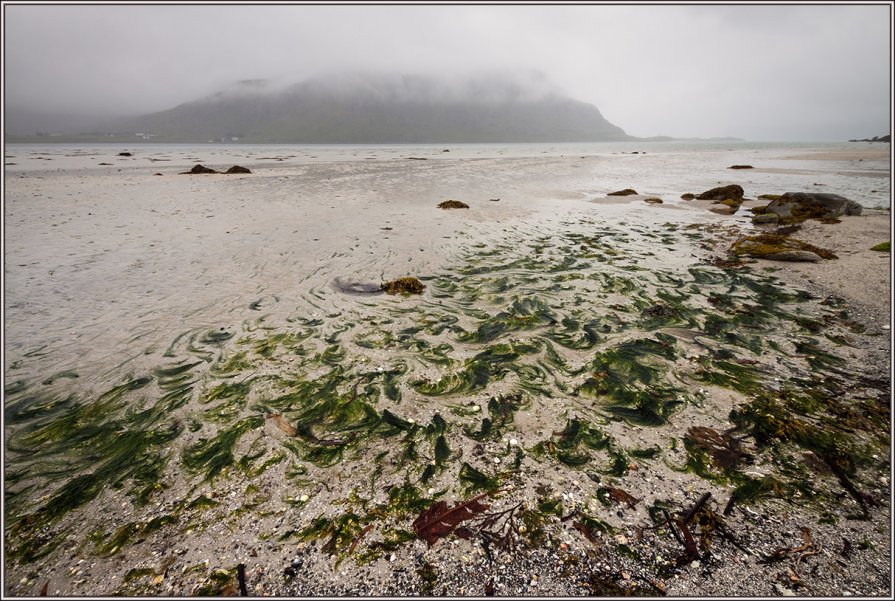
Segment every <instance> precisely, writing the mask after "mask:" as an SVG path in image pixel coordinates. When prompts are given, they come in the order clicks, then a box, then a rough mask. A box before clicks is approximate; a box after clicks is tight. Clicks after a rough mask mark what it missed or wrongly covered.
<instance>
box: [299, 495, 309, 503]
mask: <svg viewBox="0 0 895 601" xmlns="http://www.w3.org/2000/svg"><path fill="white" fill-rule="evenodd" d="M310 498H311V497H309V496H308V495H302V496H300V497H299V498H298V500H299V502H300V503H307V502H308V499H310Z"/></svg>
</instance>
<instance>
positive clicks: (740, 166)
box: [728, 165, 754, 169]
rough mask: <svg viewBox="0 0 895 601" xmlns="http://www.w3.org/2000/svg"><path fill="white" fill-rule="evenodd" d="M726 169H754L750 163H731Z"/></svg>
mask: <svg viewBox="0 0 895 601" xmlns="http://www.w3.org/2000/svg"><path fill="white" fill-rule="evenodd" d="M728 169H754V167H752V165H731V166H730V167H728Z"/></svg>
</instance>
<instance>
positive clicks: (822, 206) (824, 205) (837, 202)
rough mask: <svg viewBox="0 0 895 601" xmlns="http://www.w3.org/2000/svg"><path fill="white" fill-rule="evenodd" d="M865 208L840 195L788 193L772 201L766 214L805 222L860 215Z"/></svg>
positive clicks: (766, 208)
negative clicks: (806, 220)
mask: <svg viewBox="0 0 895 601" xmlns="http://www.w3.org/2000/svg"><path fill="white" fill-rule="evenodd" d="M862 210H863V207H862V206H861V205H860V204H859V203H857V202H855V201H853V200H849V199H848V198H845V197H844V196H839V195H838V194H822V193H814V192H787V193H786V194H783V195H782V196H780V198H778V199H777V200H773V201H771V203H770V204H768V206H767V207H765V210H764V212H765V213H774V214H775V215H777V216H778V217H780V218H781V219H784V220H791V221H804V220H805V219H825V218H831V217H839V216H841V215H860V214H861V211H862Z"/></svg>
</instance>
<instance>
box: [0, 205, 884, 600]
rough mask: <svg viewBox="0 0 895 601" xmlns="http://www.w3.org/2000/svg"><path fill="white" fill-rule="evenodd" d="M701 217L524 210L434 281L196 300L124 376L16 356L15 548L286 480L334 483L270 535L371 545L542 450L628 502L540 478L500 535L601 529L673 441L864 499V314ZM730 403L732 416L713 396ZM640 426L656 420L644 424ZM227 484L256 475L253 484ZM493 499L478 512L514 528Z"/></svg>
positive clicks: (300, 496) (256, 499)
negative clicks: (558, 487)
mask: <svg viewBox="0 0 895 601" xmlns="http://www.w3.org/2000/svg"><path fill="white" fill-rule="evenodd" d="M773 236H776V237H775V238H773V240H778V239H779V240H791V238H788V237H787V236H785V235H784V234H773ZM705 239H706V236H705V234H704V231H703V230H699V229H698V228H692V227H690V226H683V227H679V226H678V224H675V223H667V224H665V225H664V226H662V228H660V229H659V230H658V231H657V230H656V228H647V227H641V226H630V227H626V228H625V229H621V228H612V227H607V226H606V225H605V224H597V223H593V222H591V221H588V220H575V221H568V220H566V221H562V220H558V221H556V222H550V223H546V224H544V223H542V224H538V225H537V227H534V226H531V227H529V226H525V225H512V226H510V225H507V226H506V228H504V229H502V230H501V231H499V232H496V231H484V233H483V235H482V236H480V239H477V240H475V243H473V244H467V245H460V246H458V248H457V249H456V250H455V252H454V254H453V255H452V256H453V259H452V260H451V261H452V263H451V264H450V265H448V266H447V267H445V268H443V269H441V270H440V271H438V272H436V273H434V274H433V275H432V276H431V277H427V278H426V287H427V289H428V293H427V294H426V295H423V296H422V297H420V298H418V299H414V302H391V301H388V300H387V299H385V298H384V297H383V298H380V299H372V298H369V297H366V296H363V295H360V296H359V295H345V294H339V291H338V290H333V289H332V286H325V285H322V286H320V287H318V288H313V289H309V290H308V292H307V295H306V296H304V297H302V298H300V299H298V300H296V301H295V302H296V303H297V307H296V308H295V309H292V310H290V313H289V314H288V317H285V318H283V317H275V316H274V314H271V315H261V313H260V312H259V310H258V308H257V307H254V308H252V307H248V306H245V307H244V310H245V315H247V316H248V317H246V320H247V321H245V322H244V323H242V324H241V325H239V326H238V327H232V326H231V327H227V328H225V329H221V328H220V327H219V326H217V327H211V326H209V325H207V324H199V325H197V326H196V327H193V328H191V329H189V330H188V331H186V332H184V333H183V334H181V335H180V336H178V337H177V338H176V339H175V340H174V341H172V343H171V344H170V346H169V347H168V348H167V349H166V350H165V351H164V353H162V352H156V353H155V354H153V353H151V352H149V353H146V354H145V355H144V356H143V357H142V361H145V362H148V365H149V368H148V369H147V370H146V372H145V373H137V374H130V373H117V372H115V371H114V370H112V371H110V372H109V373H108V374H106V375H104V376H103V378H106V377H112V378H116V377H117V378H118V379H117V380H115V381H114V382H112V383H106V382H105V380H103V379H102V378H99V377H97V376H96V375H95V374H90V373H86V372H85V370H82V369H79V370H78V375H79V377H78V378H74V377H70V376H67V375H65V374H66V371H65V370H64V369H63V368H62V367H61V366H60V367H58V368H56V369H52V370H49V371H48V372H47V373H45V374H42V375H41V377H35V378H30V379H29V378H23V377H17V378H16V380H15V382H13V383H11V384H9V385H8V386H7V389H6V391H5V392H6V396H7V400H6V406H5V416H6V423H7V428H8V429H7V453H8V458H9V459H8V465H7V470H6V482H5V484H6V499H5V500H6V512H7V513H6V517H7V524H8V526H7V535H8V536H7V548H6V551H7V552H8V553H9V555H10V557H11V558H14V559H15V560H16V561H20V562H28V561H34V560H36V559H39V558H41V557H46V556H47V555H49V554H51V553H53V552H54V549H57V548H58V546H59V545H60V544H61V543H62V541H64V540H65V539H66V537H67V536H70V535H71V534H72V533H77V532H78V530H79V529H80V530H84V529H87V531H88V532H99V533H100V534H97V536H96V537H95V538H94V539H91V540H92V541H93V543H94V544H93V545H91V546H90V549H89V550H88V551H86V552H90V553H95V554H99V555H117V554H119V553H123V552H125V551H126V550H127V549H129V548H130V547H132V546H135V545H141V544H144V543H143V542H141V541H142V540H143V539H148V535H149V534H152V533H154V532H158V533H159V534H158V535H159V536H163V535H165V534H166V533H167V532H168V531H170V530H176V529H177V528H183V529H184V531H186V530H188V529H191V528H192V527H193V525H194V524H200V526H199V527H200V528H201V524H203V523H204V522H203V520H204V521H208V520H212V519H215V520H222V521H224V523H225V524H226V525H227V527H230V528H237V527H239V520H241V519H244V518H245V516H246V515H252V516H254V515H258V516H262V515H267V514H266V513H265V512H270V511H273V509H271V506H273V505H274V504H275V503H276V502H277V499H280V500H282V502H283V503H284V504H285V506H287V507H293V508H311V507H314V509H313V513H308V514H307V515H308V516H309V517H308V519H309V520H310V521H309V522H305V523H294V524H291V525H290V526H289V527H288V528H283V529H278V530H277V531H276V532H264V533H263V535H264V536H266V537H274V538H276V537H283V540H295V539H297V541H298V542H299V543H301V544H305V543H310V542H311V541H314V540H319V541H321V542H320V545H319V546H322V547H323V548H324V550H325V551H326V552H328V553H331V554H332V555H333V556H334V557H336V558H337V559H336V561H340V560H342V559H344V558H346V557H352V558H353V559H357V560H358V561H372V560H373V559H375V558H377V557H380V556H382V554H384V553H386V552H388V553H390V552H392V551H394V550H396V549H398V548H399V547H400V546H402V545H406V544H408V543H409V541H411V540H412V539H413V538H414V533H413V532H412V531H411V522H412V521H413V519H414V518H415V517H416V516H417V515H419V514H420V512H423V511H425V510H426V508H427V507H429V506H430V505H431V504H432V503H434V502H436V500H437V499H439V498H442V497H443V498H445V499H450V498H452V499H468V498H470V497H471V496H472V495H476V494H484V493H488V494H491V495H494V496H495V497H498V496H499V495H501V494H503V492H502V489H501V487H509V486H511V485H512V486H513V487H517V488H516V490H517V491H518V490H525V486H526V484H528V479H529V478H532V477H537V476H538V474H539V472H538V470H542V471H544V470H550V471H551V472H552V471H557V472H559V475H560V477H565V476H564V474H567V473H573V474H574V477H576V478H580V477H582V476H589V477H591V478H593V479H600V478H602V479H604V480H603V481H601V483H600V486H599V491H600V492H599V494H598V499H597V500H598V501H603V502H604V503H607V505H605V506H603V505H601V504H599V503H598V504H597V505H596V506H595V509H594V508H593V507H589V510H590V511H591V513H590V514H584V513H581V510H580V509H578V508H573V509H569V507H570V506H571V505H569V506H567V507H566V508H565V509H564V508H563V507H562V505H561V501H559V500H558V499H555V498H554V497H552V496H551V495H549V494H547V493H543V494H541V493H538V494H539V495H541V497H543V498H542V499H540V502H539V503H535V502H533V500H532V499H522V500H521V504H519V505H512V504H511V506H510V507H508V508H507V509H502V510H499V511H498V513H499V512H504V513H501V516H503V517H501V518H500V520H501V521H500V522H499V523H500V524H501V526H500V528H504V527H505V528H506V530H501V534H500V535H499V537H500V540H501V541H505V540H510V539H509V538H507V537H506V532H511V531H513V528H516V530H515V531H513V532H514V533H515V534H514V536H516V535H519V536H518V538H519V540H524V541H527V543H526V544H528V545H531V546H536V545H538V544H542V543H543V541H545V540H548V538H549V537H550V536H551V534H550V533H551V532H552V531H553V529H554V528H558V527H560V526H559V524H560V522H559V520H560V519H561V518H564V517H565V518H568V519H569V520H571V524H570V525H571V526H573V527H574V529H575V530H576V531H577V532H578V533H580V534H581V536H582V537H584V538H585V539H587V540H590V539H591V538H593V539H594V540H601V539H600V537H601V535H602V534H603V533H609V532H611V531H612V528H613V526H614V524H615V523H616V522H615V521H614V520H615V517H614V516H615V513H614V511H617V510H619V508H623V507H630V504H631V503H636V502H638V501H641V502H642V503H643V505H645V506H652V505H654V504H655V503H656V500H655V499H646V498H645V499H642V500H639V499H634V497H633V496H632V497H631V498H630V499H629V498H628V497H626V496H625V495H626V494H628V493H625V491H626V490H630V491H632V492H633V491H634V490H635V489H634V487H632V486H631V485H630V482H628V483H627V484H626V479H628V478H630V474H631V473H632V472H634V471H635V470H642V471H643V472H646V473H651V471H652V470H656V469H664V467H665V466H666V465H667V466H668V467H670V468H671V469H677V470H680V471H681V472H687V476H686V477H687V478H704V479H706V480H709V481H711V482H712V483H713V485H714V486H716V487H724V488H726V489H727V491H728V493H729V495H730V496H729V499H728V505H729V507H731V508H732V507H734V506H736V505H744V504H749V503H760V502H762V500H764V499H768V498H783V499H787V500H789V501H791V502H793V503H817V504H818V505H819V506H820V505H821V504H823V505H824V506H828V507H832V506H843V505H848V504H851V505H852V506H854V505H855V504H856V505H857V508H858V510H859V511H858V512H856V513H857V514H858V515H860V516H866V515H868V512H869V511H870V509H871V508H872V507H873V504H874V503H875V502H876V499H875V498H874V497H873V496H872V494H871V493H870V492H868V491H869V490H870V489H871V483H872V479H871V478H870V477H869V476H868V474H872V473H873V470H879V469H881V468H883V467H885V466H884V465H882V464H881V462H880V461H878V460H875V459H873V456H874V455H877V456H882V457H885V456H887V452H886V451H885V449H886V448H887V445H888V439H887V430H886V429H887V424H888V415H889V407H888V402H887V399H888V386H889V384H888V382H886V381H881V380H879V379H873V378H869V377H866V378H865V377H864V376H862V375H860V374H857V373H856V371H857V369H858V368H859V367H860V366H853V365H850V363H849V361H848V360H847V359H846V357H845V356H844V355H841V352H842V349H843V348H845V349H851V348H853V347H846V346H843V345H844V344H846V343H847V341H848V340H853V337H854V336H856V335H859V334H858V332H857V331H856V327H855V324H854V322H852V321H850V320H849V317H848V314H847V313H846V312H845V310H844V308H843V307H842V306H841V304H837V303H831V302H826V301H823V300H821V299H816V298H813V297H812V296H811V295H809V294H808V293H806V292H803V291H799V290H793V289H792V288H790V287H788V286H786V285H784V284H783V283H782V282H781V281H779V280H777V279H776V278H774V277H773V276H772V275H769V274H767V273H765V272H760V271H758V270H755V271H753V270H752V269H751V268H750V267H749V265H748V264H739V265H740V267H739V268H737V269H719V268H718V267H715V266H712V265H710V264H705V263H698V262H697V260H695V259H694V258H693V256H692V250H693V245H694V244H701V243H703V242H704V240H705ZM482 240H484V241H482ZM762 240H764V241H766V242H767V241H773V240H770V239H762ZM812 252H813V251H812ZM743 254H746V253H743ZM644 265H649V266H650V267H649V269H647V268H645V267H644ZM320 277H329V276H327V274H322V275H321V276H320ZM420 286H422V284H421V283H420ZM421 291H422V289H420V292H421ZM374 301H378V302H374ZM278 304H282V302H281V301H279V302H278ZM141 351H142V349H141ZM27 360H28V358H27V357H26V358H24V359H22V361H27ZM16 373H27V372H26V371H24V370H23V371H21V372H19V371H17V372H16ZM99 382H104V383H102V384H100V383H99ZM91 386H93V387H96V388H97V389H98V391H99V392H96V391H91V390H90V387H91ZM720 395H724V399H725V400H724V403H726V405H725V406H726V408H725V409H724V411H723V413H718V407H717V406H716V405H715V403H717V397H719V396H720ZM730 406H735V410H734V411H733V412H732V413H731V414H730V415H729V416H727V415H726V414H727V412H728V410H729V408H730ZM712 414H717V415H723V417H729V423H724V420H723V419H722V420H720V421H717V420H716V422H715V423H709V424H705V422H704V421H700V419H694V418H695V417H696V416H697V415H700V416H702V415H712ZM692 424H702V425H700V426H693V425H692ZM642 428H649V429H650V434H651V435H652V436H654V437H655V438H656V440H654V441H651V442H643V441H639V442H634V440H636V438H634V436H638V435H639V434H635V433H639V432H640V429H642ZM628 433H631V434H632V436H631V437H628V436H627V434H628ZM658 440H661V441H662V442H661V443H659V442H657V441H658ZM626 441H629V442H626ZM638 447H643V448H638ZM757 466H759V467H760V471H756V467H757ZM570 479H571V478H570ZM175 483H176V486H174V484H175ZM222 486H229V487H232V488H233V490H246V491H249V490H251V491H252V492H251V494H250V493H249V492H246V495H245V496H246V502H245V503H243V504H242V505H241V506H239V507H237V508H233V507H228V506H227V504H226V501H224V500H223V499H221V498H220V497H219V496H216V495H215V491H216V490H218V489H219V488H220V487H222ZM249 486H251V487H255V488H251V489H250V488H249ZM265 487H267V488H265ZM270 487H276V488H280V489H282V490H281V491H280V492H277V493H271V490H270ZM262 490H263V491H264V492H263V493H262V492H261V491H262ZM843 491H844V493H843ZM105 493H109V494H108V495H106V494H105ZM623 493H624V494H623ZM365 495H366V496H365ZM639 496H641V495H639ZM632 499H633V500H632ZM529 501H532V502H529ZM112 502H114V503H118V504H120V503H122V502H123V503H125V504H129V505H130V507H131V511H132V512H133V514H134V515H132V516H129V517H128V521H127V523H126V524H124V525H119V526H117V528H111V529H110V528H109V526H107V525H104V524H97V523H95V521H96V520H95V519H94V518H91V517H90V515H91V513H90V512H87V511H84V509H85V507H86V506H88V504H93V503H97V504H102V503H112ZM166 502H168V503H170V505H169V507H171V509H166V510H165V512H166V513H165V514H164V515H165V516H168V517H167V518H166V519H165V520H164V521H160V522H152V520H153V519H154V518H155V517H158V515H149V513H148V512H149V509H148V508H149V507H150V506H153V507H155V506H158V504H160V503H166ZM318 503H319V504H322V505H315V504H318ZM98 506H99V507H105V505H98ZM321 507H333V508H336V509H334V510H333V511H332V512H330V513H326V512H322V511H321V509H320V508H321ZM852 509H854V507H852ZM495 511H497V510H495ZM570 511H578V513H577V514H572V513H569V512H570ZM182 512H189V513H190V515H191V516H193V517H190V518H189V519H185V516H184V515H183V513H182ZM557 512H558V514H557ZM99 513H102V512H101V511H100V512H99ZM490 515H491V513H490V512H489V513H488V514H484V513H483V514H482V519H483V520H487V519H491V517H486V516H490ZM312 516H316V517H313V519H311V517H312ZM190 519H195V520H198V521H196V522H190V521H189V520H190ZM495 519H496V518H495ZM91 520H93V522H92V523H91ZM82 522H83V524H82ZM495 523H497V522H495ZM482 524H484V522H482V523H479V522H476V529H473V528H470V531H473V530H474V534H475V536H484V537H486V538H487V537H488V536H498V535H497V534H494V533H493V532H496V530H492V529H489V528H490V526H489V527H488V528H484V529H480V528H479V527H480V526H481V525H482ZM507 524H510V525H507ZM522 526H524V527H525V530H524V531H523V530H521V529H520V527H522ZM461 532H462V533H463V534H466V532H465V531H461ZM489 533H490V534H489ZM488 540H489V541H492V542H493V541H495V540H498V539H497V538H495V539H488ZM113 549H115V550H114V551H113ZM629 551H630V548H629ZM227 578H228V579H230V576H227ZM134 582H136V576H135V580H134ZM228 582H229V580H228ZM209 590H211V589H209Z"/></svg>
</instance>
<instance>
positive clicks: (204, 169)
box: [181, 165, 218, 175]
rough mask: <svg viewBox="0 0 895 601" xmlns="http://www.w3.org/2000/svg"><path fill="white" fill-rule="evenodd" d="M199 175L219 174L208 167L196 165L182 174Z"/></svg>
mask: <svg viewBox="0 0 895 601" xmlns="http://www.w3.org/2000/svg"><path fill="white" fill-rule="evenodd" d="M198 173H218V172H217V171H215V170H214V169H209V168H208V167H206V166H204V165H196V166H195V167H193V168H192V169H190V170H189V171H183V172H181V175H195V174H198Z"/></svg>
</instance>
